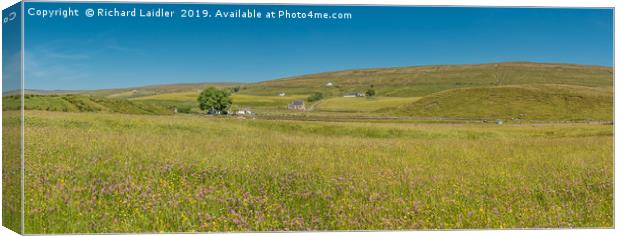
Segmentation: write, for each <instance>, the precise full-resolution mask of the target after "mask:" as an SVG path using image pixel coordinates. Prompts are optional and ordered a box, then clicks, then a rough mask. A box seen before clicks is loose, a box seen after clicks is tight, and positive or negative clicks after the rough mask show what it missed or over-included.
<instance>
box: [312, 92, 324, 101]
mask: <svg viewBox="0 0 620 236" xmlns="http://www.w3.org/2000/svg"><path fill="white" fill-rule="evenodd" d="M321 99H323V94H322V93H318V92H317V93H313V94H312V95H310V96H309V97H308V102H316V101H318V100H321Z"/></svg>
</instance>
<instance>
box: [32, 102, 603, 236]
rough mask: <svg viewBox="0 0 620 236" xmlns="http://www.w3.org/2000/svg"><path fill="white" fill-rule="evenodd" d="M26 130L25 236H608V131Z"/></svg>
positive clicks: (120, 123) (112, 123)
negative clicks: (481, 235)
mask: <svg viewBox="0 0 620 236" xmlns="http://www.w3.org/2000/svg"><path fill="white" fill-rule="evenodd" d="M25 122H26V134H27V135H26V137H25V145H26V150H27V152H26V178H25V180H26V182H25V187H26V193H25V196H26V202H25V206H26V209H25V219H26V222H25V223H26V224H25V225H26V229H25V230H26V233H103V232H164V231H165V232H181V231H183V232H195V231H264V230H373V229H374V230H378V229H438V228H442V229H458V228H524V227H527V228H529V227H551V228H557V227H612V226H613V205H612V203H613V201H612V200H613V165H612V163H613V155H612V149H613V139H612V137H613V126H610V125H593V124H546V125H504V126H497V125H488V124H416V123H410V124H390V123H363V122H308V121H269V120H239V119H234V118H218V117H211V118H205V117H200V116H193V115H176V116H152V115H126V114H103V113H72V112H47V111H27V112H26V121H25ZM77 140H79V141H77Z"/></svg>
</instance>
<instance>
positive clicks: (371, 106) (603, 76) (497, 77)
mask: <svg viewBox="0 0 620 236" xmlns="http://www.w3.org/2000/svg"><path fill="white" fill-rule="evenodd" d="M211 86H214V87H218V88H222V89H228V88H239V89H240V90H239V91H238V92H237V93H234V94H233V109H235V108H239V107H249V108H251V109H252V110H255V111H258V112H259V113H260V112H263V111H265V112H269V113H271V114H273V112H276V113H282V114H284V112H288V113H289V114H290V112H291V111H287V109H286V104H288V103H289V102H290V101H292V100H300V99H305V98H306V97H307V96H308V95H309V94H312V93H314V92H321V93H323V94H324V97H325V98H324V99H323V100H321V101H319V102H317V103H312V104H310V103H308V104H307V107H311V108H312V109H310V110H311V111H307V112H306V113H307V114H312V113H320V112H323V113H324V112H327V113H328V114H337V113H350V114H353V113H360V114H364V115H370V116H375V115H376V116H386V115H389V116H399V117H410V118H415V117H424V118H462V119H500V118H501V119H510V120H513V119H525V120H562V121H566V120H604V121H609V120H612V115H613V110H612V108H613V68H610V67H603V66H588V65H574V64H549V63H532V62H505V63H493V64H478V65H436V66H414V67H398V68H377V69H356V70H346V71H335V72H325V73H319V74H309V75H303V76H296V77H290V78H284V79H276V80H270V81H264V82H258V83H253V84H242V83H194V84H169V85H152V86H144V87H135V88H125V89H106V90H94V91H61V93H60V92H59V93H55V92H54V91H52V92H50V91H38V92H36V94H41V95H36V96H35V95H29V96H30V97H28V98H27V99H26V109H37V110H54V111H101V112H121V113H130V114H170V113H171V111H173V110H174V108H177V109H178V110H179V112H184V113H195V112H199V109H198V108H197V101H196V98H197V96H198V94H199V92H200V91H201V90H202V89H204V88H207V87H211ZM369 88H373V89H374V90H375V91H376V94H377V96H376V97H373V98H343V97H342V96H343V95H344V94H347V93H351V92H364V91H366V90H367V89H369ZM33 93H34V92H33ZM280 93H286V95H285V96H278V94H280ZM49 94H52V95H49ZM43 95H45V96H43ZM4 101H5V102H7V100H6V99H5V100H4ZM7 104H10V101H9V103H7Z"/></svg>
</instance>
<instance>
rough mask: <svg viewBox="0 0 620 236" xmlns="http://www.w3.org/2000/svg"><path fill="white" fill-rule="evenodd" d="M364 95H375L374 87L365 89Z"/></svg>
mask: <svg viewBox="0 0 620 236" xmlns="http://www.w3.org/2000/svg"><path fill="white" fill-rule="evenodd" d="M366 96H368V97H372V96H375V90H374V89H368V90H366Z"/></svg>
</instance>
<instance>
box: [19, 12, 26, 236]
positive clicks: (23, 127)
mask: <svg viewBox="0 0 620 236" xmlns="http://www.w3.org/2000/svg"><path fill="white" fill-rule="evenodd" d="M24 4H25V3H24V1H23V0H22V1H21V4H20V7H21V9H20V13H21V14H22V22H21V24H22V25H21V45H20V46H21V54H22V55H21V59H22V60H21V85H22V91H21V92H22V94H21V97H22V99H21V100H22V101H21V102H22V104H21V113H22V117H21V125H22V127H21V140H20V141H21V147H20V149H21V150H20V158H21V177H22V178H21V181H20V182H21V194H22V196H21V198H22V199H21V229H20V231H21V232H19V233H20V234H22V235H24V233H25V228H26V227H25V225H26V222H25V217H24V215H25V214H24V209H25V204H24V202H25V201H26V198H25V194H24V190H25V188H24V182H25V180H24V179H25V173H26V168H25V157H24V151H25V147H24V143H25V142H24V138H25V136H26V134H25V132H24V131H25V124H24V121H25V117H24V106H25V101H24V99H25V98H24V91H25V83H24V78H25V77H24V55H25V50H24V28H25V27H24V26H25V22H24V20H25V15H24V13H25V12H24V7H25V6H24Z"/></svg>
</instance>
